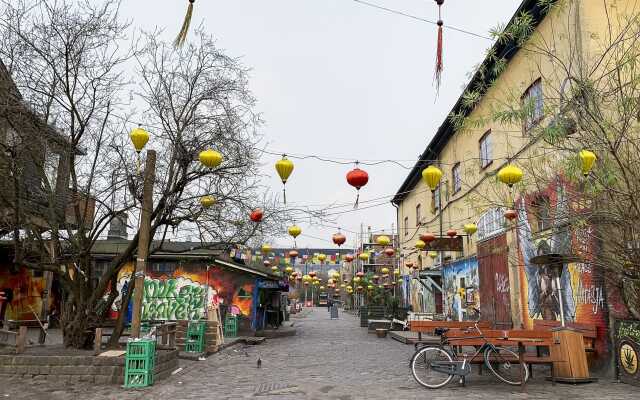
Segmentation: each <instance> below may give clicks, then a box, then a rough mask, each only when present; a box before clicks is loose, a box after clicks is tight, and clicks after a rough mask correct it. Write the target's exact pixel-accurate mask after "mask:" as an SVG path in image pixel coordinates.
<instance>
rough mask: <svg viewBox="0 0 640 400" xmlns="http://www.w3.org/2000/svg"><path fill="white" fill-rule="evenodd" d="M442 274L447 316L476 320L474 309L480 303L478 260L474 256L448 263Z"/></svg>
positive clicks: (454, 318) (456, 318)
mask: <svg viewBox="0 0 640 400" xmlns="http://www.w3.org/2000/svg"><path fill="white" fill-rule="evenodd" d="M442 276H443V285H442V290H443V291H444V314H445V316H446V317H448V318H451V319H453V320H476V319H477V315H476V313H475V311H474V310H473V309H474V308H478V306H479V304H480V291H479V282H480V280H479V277H478V260H477V259H476V258H475V257H472V258H467V259H465V260H459V261H454V262H453V263H451V264H447V265H445V266H444V268H443V269H442ZM462 279H464V286H462V285H461V284H462Z"/></svg>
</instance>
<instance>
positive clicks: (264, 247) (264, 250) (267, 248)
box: [260, 243, 271, 255]
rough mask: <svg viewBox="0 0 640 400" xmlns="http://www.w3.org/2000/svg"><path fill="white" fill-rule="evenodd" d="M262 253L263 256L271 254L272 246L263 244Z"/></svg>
mask: <svg viewBox="0 0 640 400" xmlns="http://www.w3.org/2000/svg"><path fill="white" fill-rule="evenodd" d="M260 251H262V254H265V255H266V254H269V252H270V251H271V246H269V245H268V244H266V243H265V244H263V245H262V247H261V248H260Z"/></svg>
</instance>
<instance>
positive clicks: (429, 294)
mask: <svg viewBox="0 0 640 400" xmlns="http://www.w3.org/2000/svg"><path fill="white" fill-rule="evenodd" d="M407 284H408V285H410V290H411V296H410V297H411V307H412V309H413V311H415V312H424V313H435V312H436V299H435V291H436V290H438V289H436V288H435V287H434V286H433V284H432V283H431V282H430V281H428V280H426V279H420V280H419V279H411V280H410V281H409V282H408V283H407Z"/></svg>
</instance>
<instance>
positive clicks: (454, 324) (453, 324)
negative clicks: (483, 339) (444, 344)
mask: <svg viewBox="0 0 640 400" xmlns="http://www.w3.org/2000/svg"><path fill="white" fill-rule="evenodd" d="M475 324H476V322H472V321H422V320H419V321H415V320H412V321H409V330H410V331H412V332H418V341H417V342H416V343H415V347H416V348H418V346H419V345H421V344H439V343H440V339H438V338H437V337H433V335H434V333H435V330H436V329H437V328H447V329H449V330H465V329H472V330H473V331H474V332H476V331H475ZM477 324H478V327H479V328H480V329H481V330H482V331H484V330H485V329H489V328H490V327H491V323H490V322H488V321H480V322H477ZM423 334H427V335H430V336H431V337H430V338H429V339H427V340H424V339H423V338H422V335H423ZM467 336H469V335H467Z"/></svg>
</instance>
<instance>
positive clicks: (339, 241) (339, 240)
mask: <svg viewBox="0 0 640 400" xmlns="http://www.w3.org/2000/svg"><path fill="white" fill-rule="evenodd" d="M332 239H333V243H335V244H336V245H338V247H340V246H342V245H343V244H344V242H346V241H347V237H346V236H344V235H343V234H342V233H340V232H338V233H336V234H335V235H333V237H332Z"/></svg>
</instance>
